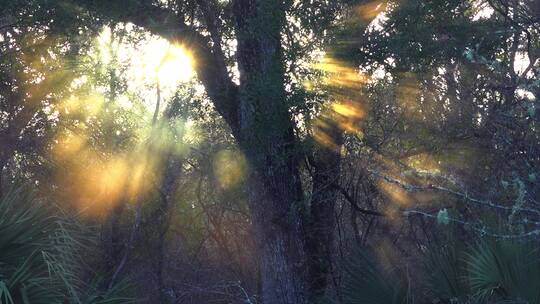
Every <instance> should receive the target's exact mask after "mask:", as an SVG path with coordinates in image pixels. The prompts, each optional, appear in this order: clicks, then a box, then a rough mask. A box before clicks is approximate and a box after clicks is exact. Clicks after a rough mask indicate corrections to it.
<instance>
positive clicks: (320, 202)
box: [305, 122, 342, 303]
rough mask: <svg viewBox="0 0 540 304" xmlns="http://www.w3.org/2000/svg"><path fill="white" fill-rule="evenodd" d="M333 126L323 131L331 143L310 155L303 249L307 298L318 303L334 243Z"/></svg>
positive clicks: (337, 140)
mask: <svg viewBox="0 0 540 304" xmlns="http://www.w3.org/2000/svg"><path fill="white" fill-rule="evenodd" d="M327 125H328V126H334V127H333V128H331V129H329V130H327V132H328V133H329V134H328V135H329V138H332V139H333V140H334V145H331V146H319V147H317V148H316V149H315V151H314V155H313V158H312V165H313V176H312V183H313V187H312V191H311V193H312V195H311V197H312V198H311V204H310V213H309V217H308V218H309V220H308V221H307V222H308V224H307V227H308V228H307V233H306V237H305V238H306V248H307V249H308V256H307V258H308V264H307V266H308V271H309V283H310V285H309V287H308V288H309V300H310V303H318V302H319V301H321V300H322V298H323V297H324V295H325V291H326V287H327V285H328V282H327V281H328V274H329V272H330V269H331V266H332V264H331V263H332V251H333V250H332V249H333V246H334V225H335V218H334V209H335V203H336V199H337V196H338V187H336V186H335V185H336V184H338V183H339V177H340V173H341V168H340V166H341V155H340V151H339V149H340V148H341V144H342V143H341V141H342V131H341V130H340V129H339V128H338V127H337V126H336V125H335V123H332V122H330V123H329V124H327Z"/></svg>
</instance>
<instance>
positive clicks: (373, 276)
mask: <svg viewBox="0 0 540 304" xmlns="http://www.w3.org/2000/svg"><path fill="white" fill-rule="evenodd" d="M348 269H349V276H348V279H347V280H346V282H345V284H344V295H345V299H346V302H345V303H350V304H353V303H377V304H385V303H414V301H413V300H414V297H412V296H411V293H410V290H411V288H410V286H409V285H408V280H406V279H404V278H407V276H406V275H405V274H404V273H403V271H400V270H399V269H398V268H396V267H392V268H390V269H389V268H386V269H382V270H380V269H378V267H377V266H376V261H375V260H374V259H373V258H372V257H370V255H369V253H368V251H367V250H366V249H360V250H357V251H356V252H354V254H353V255H352V257H351V259H350V262H349V265H348ZM424 271H425V272H426V273H427V274H428V275H429V277H430V285H431V289H432V291H433V293H434V296H436V297H437V298H438V299H440V300H442V303H478V304H480V303H522V304H525V303H527V304H533V303H540V289H539V288H538V286H540V255H539V254H538V251H537V250H536V248H534V246H533V245H532V244H531V243H530V242H529V243H527V242H523V241H517V240H510V239H502V240H500V239H499V240H479V241H478V242H477V243H476V244H474V245H468V246H465V247H464V246H462V245H461V244H459V242H458V241H455V240H451V241H450V242H449V243H446V244H445V245H442V246H432V247H430V248H429V249H428V250H427V252H426V262H425V265H424Z"/></svg>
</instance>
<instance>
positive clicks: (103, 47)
mask: <svg viewBox="0 0 540 304" xmlns="http://www.w3.org/2000/svg"><path fill="white" fill-rule="evenodd" d="M127 29H128V32H129V31H130V27H129V26H127ZM120 41H123V40H122V39H120V38H119V37H112V36H111V29H110V28H108V27H107V28H105V29H104V30H103V31H102V33H101V34H100V36H99V37H98V46H99V56H100V58H101V60H102V61H103V62H104V63H110V62H111V54H112V52H115V53H116V57H117V61H118V62H120V63H122V64H125V65H127V66H128V68H127V70H126V71H125V72H124V73H125V74H124V77H127V80H128V84H129V87H130V88H131V89H134V90H135V91H139V92H141V88H151V87H155V85H156V84H157V81H158V80H159V84H160V87H161V91H162V97H163V98H165V99H166V98H167V97H170V96H171V95H172V94H174V91H175V90H176V88H177V86H178V85H180V84H182V83H186V82H189V81H190V80H191V79H193V77H194V76H195V72H194V69H193V67H194V64H195V61H194V59H193V56H192V55H191V54H190V52H189V51H188V50H186V49H185V48H184V47H183V46H181V45H177V44H171V43H169V42H168V41H167V40H165V39H162V38H158V37H155V36H151V35H146V36H145V37H144V38H143V40H142V41H140V42H139V43H138V46H134V45H133V44H131V43H129V42H127V41H123V42H120ZM148 95H149V96H153V95H154V93H153V89H150V91H149V92H148ZM149 99H152V98H151V97H149Z"/></svg>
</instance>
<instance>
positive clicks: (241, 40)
mask: <svg viewBox="0 0 540 304" xmlns="http://www.w3.org/2000/svg"><path fill="white" fill-rule="evenodd" d="M234 15H235V17H236V32H237V36H238V49H237V57H238V67H239V70H240V92H239V93H240V97H239V98H240V99H239V115H238V116H239V136H238V137H237V141H238V143H239V145H240V147H241V149H242V151H243V152H244V154H245V155H246V157H247V159H248V162H249V165H250V176H249V179H248V183H247V186H248V197H249V205H250V209H251V213H252V217H253V226H254V231H255V239H256V244H257V250H258V256H259V271H260V276H261V291H260V292H261V296H262V301H263V303H272V304H274V303H275V304H293V303H295V304H296V303H298V304H304V303H308V300H307V294H306V293H307V289H306V287H307V285H308V284H307V274H306V271H305V250H304V246H305V243H304V240H303V237H302V236H303V233H302V232H303V216H302V213H303V209H304V208H303V207H302V206H303V204H304V197H303V191H302V184H301V180H300V174H299V170H298V165H299V161H298V160H299V159H300V158H299V155H300V149H299V148H298V147H297V146H296V143H297V139H296V137H295V134H294V131H293V130H294V124H293V120H292V119H291V117H290V113H289V110H288V105H287V100H286V97H285V96H286V94H285V88H284V70H285V69H284V60H283V56H282V49H281V36H280V35H281V29H282V28H283V26H284V24H285V12H284V4H283V3H282V1H278V0H238V1H235V2H234Z"/></svg>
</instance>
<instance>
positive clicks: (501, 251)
mask: <svg viewBox="0 0 540 304" xmlns="http://www.w3.org/2000/svg"><path fill="white" fill-rule="evenodd" d="M466 264H467V268H468V276H469V280H470V285H471V289H472V290H473V292H474V295H475V296H476V297H477V298H478V299H480V300H483V301H487V302H493V300H494V299H502V300H510V301H515V302H516V303H539V302H540V288H538V287H539V286H540V256H539V255H538V252H537V250H536V249H535V248H534V247H533V246H532V245H531V244H530V243H525V242H521V241H514V240H504V241H485V240H484V241H481V242H479V243H478V244H477V245H475V246H473V247H472V249H471V251H470V253H469V254H468V255H467V258H466Z"/></svg>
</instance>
